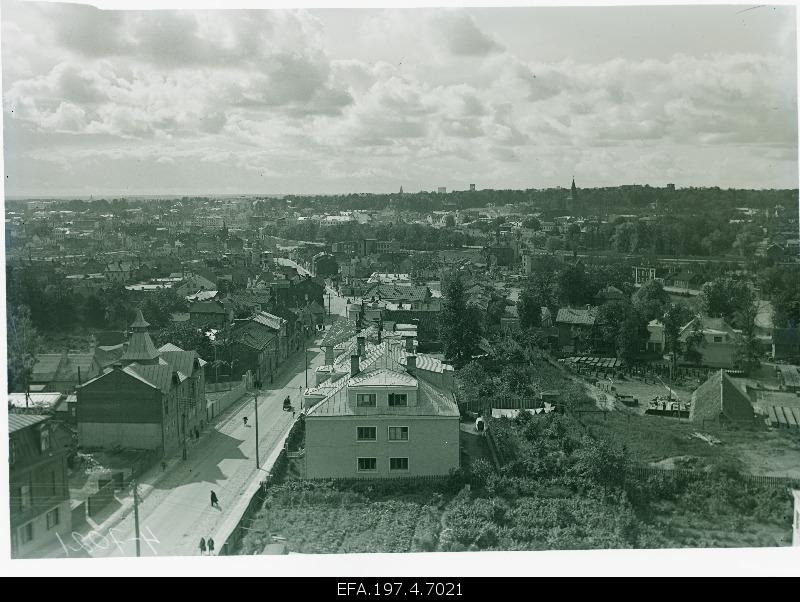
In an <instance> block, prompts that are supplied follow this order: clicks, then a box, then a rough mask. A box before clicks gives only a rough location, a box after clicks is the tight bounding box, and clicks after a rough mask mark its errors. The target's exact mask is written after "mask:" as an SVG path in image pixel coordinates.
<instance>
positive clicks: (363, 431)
mask: <svg viewBox="0 0 800 602" xmlns="http://www.w3.org/2000/svg"><path fill="white" fill-rule="evenodd" d="M357 431H358V440H359V441H376V440H377V439H378V428H377V427H374V426H360V427H358V429H357Z"/></svg>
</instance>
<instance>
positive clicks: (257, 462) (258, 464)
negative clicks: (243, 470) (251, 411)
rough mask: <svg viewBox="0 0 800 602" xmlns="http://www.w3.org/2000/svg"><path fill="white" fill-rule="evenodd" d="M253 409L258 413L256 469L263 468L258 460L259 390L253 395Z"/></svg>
mask: <svg viewBox="0 0 800 602" xmlns="http://www.w3.org/2000/svg"><path fill="white" fill-rule="evenodd" d="M253 407H254V408H255V412H256V469H258V468H261V461H260V460H259V458H258V389H256V392H255V393H253Z"/></svg>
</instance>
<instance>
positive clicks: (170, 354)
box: [161, 350, 200, 375]
mask: <svg viewBox="0 0 800 602" xmlns="http://www.w3.org/2000/svg"><path fill="white" fill-rule="evenodd" d="M161 358H162V359H163V360H164V361H165V362H167V363H168V364H169V365H170V366H172V369H173V370H175V371H177V372H180V373H181V374H186V375H192V374H194V371H195V369H196V368H195V360H199V359H200V358H199V357H197V352H195V351H182V350H181V351H162V352H161ZM199 367H200V365H199V364H198V366H197V368H198V369H199Z"/></svg>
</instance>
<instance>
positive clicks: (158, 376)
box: [107, 363, 186, 393]
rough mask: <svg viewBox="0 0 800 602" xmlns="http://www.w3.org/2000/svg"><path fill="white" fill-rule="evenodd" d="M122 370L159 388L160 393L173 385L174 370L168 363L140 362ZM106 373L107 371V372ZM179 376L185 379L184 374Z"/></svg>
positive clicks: (181, 379)
mask: <svg viewBox="0 0 800 602" xmlns="http://www.w3.org/2000/svg"><path fill="white" fill-rule="evenodd" d="M122 370H123V372H125V373H127V374H129V375H131V376H133V377H134V378H138V379H139V380H141V381H143V382H144V383H146V384H148V385H150V386H151V387H155V388H156V389H159V390H160V391H161V392H162V393H169V391H170V389H172V386H173V373H174V370H173V369H172V366H170V365H169V364H160V363H159V364H151V365H146V366H142V365H141V364H131V365H130V366H127V367H125V368H123V369H122ZM107 374H108V373H107ZM181 376H182V377H183V378H181V377H180V376H179V380H180V381H183V380H185V379H186V377H185V375H181Z"/></svg>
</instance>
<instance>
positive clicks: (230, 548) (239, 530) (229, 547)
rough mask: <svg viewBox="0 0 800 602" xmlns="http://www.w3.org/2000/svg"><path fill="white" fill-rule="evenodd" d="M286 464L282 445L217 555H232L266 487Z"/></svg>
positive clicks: (262, 503) (247, 528)
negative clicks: (270, 467) (265, 476)
mask: <svg viewBox="0 0 800 602" xmlns="http://www.w3.org/2000/svg"><path fill="white" fill-rule="evenodd" d="M286 464H287V457H286V448H285V447H284V448H283V449H282V450H281V451H280V452H279V453H278V457H277V458H276V459H275V463H274V464H273V465H272V470H271V471H270V473H269V474H268V475H267V478H266V479H264V480H263V481H261V484H260V485H259V487H258V489H257V490H256V492H255V494H253V497H252V498H250V503H249V504H247V508H245V511H244V512H243V513H242V517H241V518H240V519H239V522H238V523H236V527H235V528H234V529H233V531H232V532H231V534H230V535H229V536H228V538H227V539H226V540H225V543H224V544H222V545H221V546H220V549H219V554H218V555H219V556H232V555H235V554H236V552H237V550H238V549H239V545H240V544H241V542H242V539H244V535H245V533H246V532H247V531H249V530H250V525H252V523H253V517H254V516H255V514H256V513H257V512H258V511H259V510H260V509H261V507H262V506H263V505H264V498H265V497H266V494H267V489H268V488H269V486H270V485H271V484H272V483H273V482H274V481H275V480H276V479H280V478H282V477H283V474H284V473H285V472H286Z"/></svg>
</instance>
